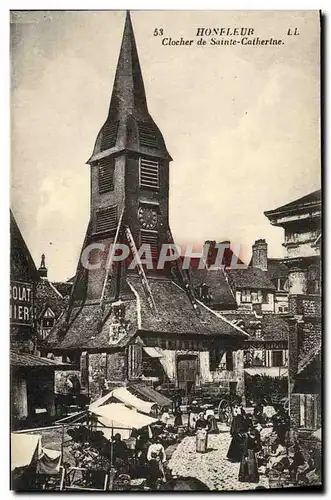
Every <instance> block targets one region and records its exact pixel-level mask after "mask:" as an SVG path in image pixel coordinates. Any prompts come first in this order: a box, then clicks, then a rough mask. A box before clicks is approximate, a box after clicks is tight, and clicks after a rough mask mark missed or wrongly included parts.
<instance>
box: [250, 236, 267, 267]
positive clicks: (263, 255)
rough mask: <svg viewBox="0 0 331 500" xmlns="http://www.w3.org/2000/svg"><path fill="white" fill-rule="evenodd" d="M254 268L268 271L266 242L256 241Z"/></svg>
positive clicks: (253, 257) (254, 246)
mask: <svg viewBox="0 0 331 500" xmlns="http://www.w3.org/2000/svg"><path fill="white" fill-rule="evenodd" d="M252 267H255V268H258V269H262V271H267V270H268V244H267V243H266V241H265V240H256V241H255V243H254V245H253V246H252Z"/></svg>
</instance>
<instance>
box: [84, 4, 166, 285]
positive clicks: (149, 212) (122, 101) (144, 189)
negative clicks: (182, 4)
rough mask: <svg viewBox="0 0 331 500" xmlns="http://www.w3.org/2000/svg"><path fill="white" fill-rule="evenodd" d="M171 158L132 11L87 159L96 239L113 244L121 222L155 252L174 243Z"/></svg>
mask: <svg viewBox="0 0 331 500" xmlns="http://www.w3.org/2000/svg"><path fill="white" fill-rule="evenodd" d="M171 160H172V158H171V156H170V155H169V153H168V151H167V148H166V145H165V142H164V139H163V136H162V134H161V132H160V130H159V128H158V127H157V125H156V124H155V122H154V120H153V118H152V117H151V115H150V114H149V111H148V107H147V101H146V94H145V88H144V82H143V77H142V72H141V68H140V64H139V59H138V52H137V47H136V42H135V37H134V32H133V27H132V22H131V18H130V13H129V12H127V14H126V20H125V27H124V34H123V39H122V44H121V49H120V55H119V59H118V64H117V69H116V74H115V79H114V87H113V92H112V96H111V100H110V106H109V111H108V116H107V119H106V121H105V123H104V124H103V126H102V128H101V130H100V132H99V134H98V136H97V139H96V142H95V145H94V150H93V153H92V156H91V157H90V159H89V160H88V162H87V163H88V164H89V165H90V168H91V212H90V238H91V239H92V240H93V241H94V242H100V243H103V244H105V245H109V244H110V243H112V242H113V241H114V237H115V234H116V231H117V227H118V225H119V221H120V220H121V225H123V226H124V227H129V229H130V231H131V234H132V237H133V240H134V242H135V245H136V247H137V248H139V247H140V246H141V245H142V244H149V245H150V248H151V251H152V256H153V257H155V256H156V255H157V253H158V250H159V248H160V245H161V244H162V243H163V242H168V241H169V233H168V231H169V218H168V214H169V206H168V203H169V162H170V161H171ZM122 241H123V240H122ZM100 277H101V273H100ZM94 278H96V276H94Z"/></svg>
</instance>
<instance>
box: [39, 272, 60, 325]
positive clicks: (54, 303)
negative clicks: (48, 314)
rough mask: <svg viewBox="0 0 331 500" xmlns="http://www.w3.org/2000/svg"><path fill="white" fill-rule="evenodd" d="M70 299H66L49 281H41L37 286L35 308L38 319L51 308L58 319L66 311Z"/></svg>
mask: <svg viewBox="0 0 331 500" xmlns="http://www.w3.org/2000/svg"><path fill="white" fill-rule="evenodd" d="M67 304H68V297H67V298H64V297H63V296H62V294H61V293H60V292H59V290H58V289H57V288H56V287H55V286H54V285H53V283H52V282H50V281H48V280H47V279H40V280H39V281H38V283H37V286H36V294H35V307H36V315H37V319H38V318H40V316H41V315H43V314H44V312H45V310H46V308H47V307H50V308H51V309H52V311H53V312H54V314H55V316H56V318H58V317H59V316H60V315H61V313H62V312H63V311H64V310H65V308H66V306H67Z"/></svg>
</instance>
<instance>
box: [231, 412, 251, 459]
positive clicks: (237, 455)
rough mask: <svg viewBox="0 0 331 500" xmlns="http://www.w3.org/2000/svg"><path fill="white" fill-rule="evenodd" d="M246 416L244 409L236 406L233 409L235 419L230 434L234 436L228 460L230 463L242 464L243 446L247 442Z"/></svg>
mask: <svg viewBox="0 0 331 500" xmlns="http://www.w3.org/2000/svg"><path fill="white" fill-rule="evenodd" d="M246 420H247V419H246V414H245V412H244V411H242V409H241V408H240V407H239V406H238V405H235V407H234V409H233V419H232V423H231V428H230V434H231V436H232V440H231V443H230V446H229V450H228V454H227V459H228V460H230V462H240V460H241V457H242V453H243V446H244V440H245V432H246V430H247V429H246V426H247V424H246Z"/></svg>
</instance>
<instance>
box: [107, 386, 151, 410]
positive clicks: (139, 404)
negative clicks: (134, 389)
mask: <svg viewBox="0 0 331 500" xmlns="http://www.w3.org/2000/svg"><path fill="white" fill-rule="evenodd" d="M113 397H114V398H116V399H118V400H119V401H121V402H122V403H124V404H125V405H128V406H131V407H133V408H136V409H137V410H138V411H140V412H142V413H146V415H149V414H150V413H151V411H152V408H153V406H155V405H156V403H150V402H148V401H143V400H142V399H139V398H137V396H134V395H133V394H131V392H129V391H128V390H127V389H126V388H125V387H119V388H118V389H115V390H114V391H113Z"/></svg>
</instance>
